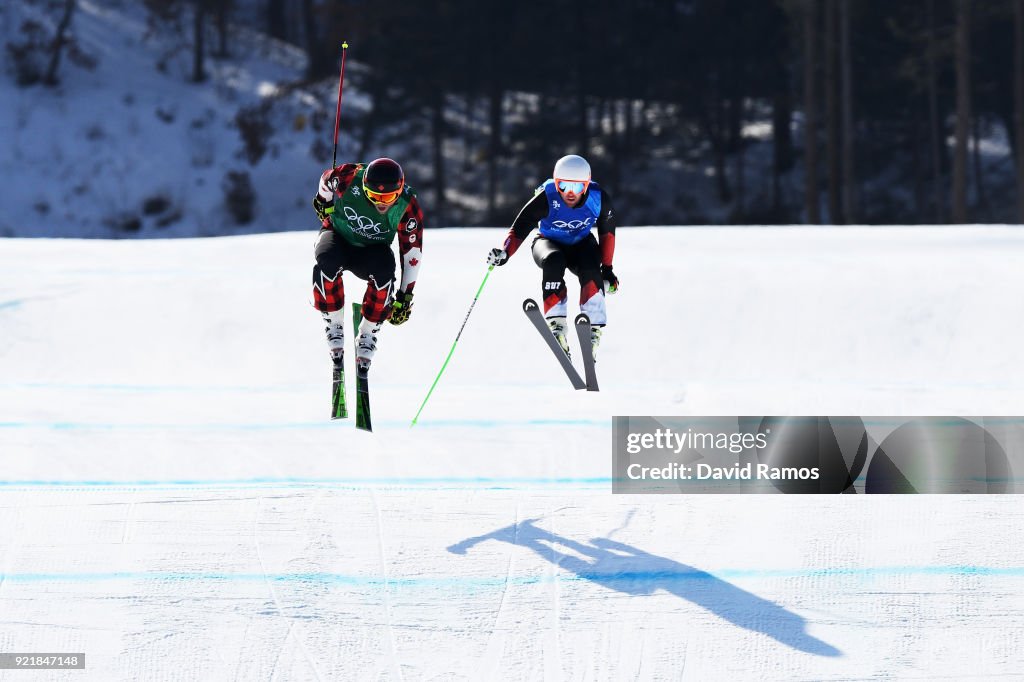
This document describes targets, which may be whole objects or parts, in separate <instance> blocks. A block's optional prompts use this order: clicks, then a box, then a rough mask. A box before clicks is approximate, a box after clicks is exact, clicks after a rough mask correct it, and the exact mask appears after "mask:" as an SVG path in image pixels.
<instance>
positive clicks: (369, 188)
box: [363, 157, 405, 199]
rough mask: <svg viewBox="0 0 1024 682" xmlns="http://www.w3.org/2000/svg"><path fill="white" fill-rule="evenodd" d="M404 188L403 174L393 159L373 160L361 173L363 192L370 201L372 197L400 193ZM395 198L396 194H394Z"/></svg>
mask: <svg viewBox="0 0 1024 682" xmlns="http://www.w3.org/2000/svg"><path fill="white" fill-rule="evenodd" d="M404 186H405V173H404V172H402V167H401V166H399V165H398V162H397V161H395V160H394V159H389V158H387V157H383V158H380V159H375V160H373V161H371V162H370V165H368V166H367V167H366V172H365V173H363V191H364V192H366V193H367V194H368V195H369V196H370V198H371V199H372V198H373V197H374V195H376V196H378V197H379V196H381V195H385V196H386V195H389V194H392V193H397V192H401V191H402V187H404ZM395 196H396V197H397V194H395Z"/></svg>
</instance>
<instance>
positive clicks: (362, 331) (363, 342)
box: [356, 318, 380, 374]
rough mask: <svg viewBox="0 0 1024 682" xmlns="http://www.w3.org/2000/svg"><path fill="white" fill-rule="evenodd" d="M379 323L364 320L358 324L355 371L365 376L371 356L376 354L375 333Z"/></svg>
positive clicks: (377, 330) (378, 328)
mask: <svg viewBox="0 0 1024 682" xmlns="http://www.w3.org/2000/svg"><path fill="white" fill-rule="evenodd" d="M379 331H380V323H379V322H370V321H369V320H367V319H366V318H363V321H362V322H361V323H360V324H359V336H358V337H357V338H356V370H357V371H358V372H360V373H362V374H365V373H366V372H368V371H369V370H370V363H371V362H372V361H373V354H374V353H375V352H377V332H379Z"/></svg>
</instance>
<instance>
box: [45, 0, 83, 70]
mask: <svg viewBox="0 0 1024 682" xmlns="http://www.w3.org/2000/svg"><path fill="white" fill-rule="evenodd" d="M76 4H77V3H76V0H64V14H63V15H61V18H60V22H59V23H58V24H57V33H56V35H54V37H53V47H52V48H50V65H49V66H48V67H47V68H46V75H45V76H44V77H43V83H45V84H46V85H50V86H53V85H57V83H59V82H60V81H59V80H58V79H57V70H58V69H59V68H60V58H61V55H62V54H63V52H64V46H65V45H66V44H67V34H68V29H69V28H71V19H72V17H74V14H75V5H76Z"/></svg>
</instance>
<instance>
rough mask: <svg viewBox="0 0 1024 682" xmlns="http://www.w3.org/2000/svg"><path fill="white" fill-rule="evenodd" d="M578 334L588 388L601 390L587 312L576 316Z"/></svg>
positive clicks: (589, 389)
mask: <svg viewBox="0 0 1024 682" xmlns="http://www.w3.org/2000/svg"><path fill="white" fill-rule="evenodd" d="M575 324H576V336H578V337H579V340H580V355H582V356H583V371H584V373H585V374H586V376H587V390H588V391H599V390H601V389H599V388H598V387H597V369H596V368H595V367H594V346H593V345H592V343H591V341H590V318H589V317H587V314H586V313H580V314H579V315H577V316H576V322H575Z"/></svg>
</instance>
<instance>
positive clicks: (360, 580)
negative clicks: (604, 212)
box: [0, 227, 1024, 680]
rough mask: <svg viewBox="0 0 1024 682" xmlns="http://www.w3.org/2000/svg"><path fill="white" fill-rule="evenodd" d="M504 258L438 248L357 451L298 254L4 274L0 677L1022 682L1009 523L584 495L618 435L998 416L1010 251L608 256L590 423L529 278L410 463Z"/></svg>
mask: <svg viewBox="0 0 1024 682" xmlns="http://www.w3.org/2000/svg"><path fill="white" fill-rule="evenodd" d="M501 234H502V231H500V230H445V231H438V232H433V233H428V234H427V235H426V238H427V243H426V250H425V254H424V259H425V260H424V265H423V269H422V271H421V279H420V281H419V283H418V287H417V298H416V308H415V311H414V315H413V317H412V319H411V321H410V323H409V324H407V325H404V326H402V327H393V326H390V325H389V326H388V327H387V328H386V329H385V330H384V332H383V333H382V336H381V340H380V344H379V350H378V354H377V359H376V364H375V366H374V371H373V377H372V382H373V390H374V396H373V398H374V417H375V427H376V429H377V430H376V431H375V432H374V433H373V434H364V433H361V432H357V431H356V430H355V429H354V427H353V424H352V423H351V420H349V421H348V422H340V423H339V422H330V421H329V420H327V419H326V415H327V414H328V409H329V381H328V371H329V360H328V357H327V352H326V348H325V343H324V341H323V338H322V329H321V324H320V320H319V317H318V316H317V314H316V313H315V312H314V311H313V310H312V309H311V308H310V307H309V306H308V303H307V301H308V299H309V298H310V292H309V271H310V268H311V256H312V245H313V234H312V233H285V234H276V235H264V236H247V237H231V238H218V239H208V240H172V241H160V240H151V241H146V242H108V241H76V240H4V241H3V242H2V244H0V452H3V453H4V455H6V456H5V457H4V463H5V468H4V473H3V475H2V481H0V604H2V616H0V624H2V627H0V651H68V652H70V651H79V652H86V654H87V670H86V671H85V673H82V672H80V671H79V672H74V673H72V672H68V673H66V674H63V675H61V674H57V675H54V676H53V679H72V678H73V679H96V680H111V679H202V680H210V679H217V680H220V679H230V680H254V679H288V680H293V679H297V680H305V679H321V680H325V679H381V678H383V679H429V678H444V679H497V678H507V679H550V680H556V679H621V678H636V679H665V678H672V679H692V680H708V679H729V680H735V679H751V680H755V679H785V680H790V679H802V680H835V679H889V678H902V679H906V678H918V679H920V678H928V679H934V678H936V677H948V678H952V679H981V678H987V677H995V676H1003V677H1013V676H1015V675H1019V674H1020V673H1021V671H1022V670H1024V654H1021V651H1022V650H1024V647H1022V644H1024V641H1022V640H1024V636H1022V635H1021V633H1022V632H1024V596H1022V594H1024V590H1022V588H1024V548H1022V546H1021V543H1020V542H1019V541H1018V539H1019V537H1020V533H1021V530H1022V527H1024V511H1022V510H1021V506H1020V504H1019V501H1018V499H1017V498H1016V497H1013V496H1005V497H997V496H991V497H965V496H963V497H962V496H919V497H888V496H881V497H874V496H843V497H834V498H833V497H828V498H826V497H809V496H808V497H783V496H745V497H735V496H715V495H711V496H699V497H684V496H612V495H611V494H610V482H609V476H610V441H611V419H610V418H611V416H612V415H616V414H634V415H639V414H656V415H657V414H661V415H672V414H679V415H684V414H733V415H735V414H754V415H763V414H864V415H918V414H925V415H927V414H965V415H973V414H989V415H999V414H1019V413H1020V405H1021V404H1022V401H1021V398H1022V397H1024V395H1022V390H1021V387H1022V386H1024V368H1022V367H1021V363H1020V362H1019V352H1018V347H1019V343H1018V337H1019V320H1020V319H1021V318H1022V317H1024V302H1022V301H1021V298H1020V296H1017V295H1016V292H1017V291H1019V290H1020V289H1021V288H1022V285H1024V274H1021V270H1020V267H1019V260H1020V258H1019V255H1020V253H1021V251H1022V250H1024V233H1021V232H1020V231H1018V230H1014V229H1010V228H1005V227H985V228H980V227H979V228H849V229H821V228H818V229H815V228H771V229H767V228H766V229H750V228H729V229H722V228H716V229H700V228H694V229H655V228H631V229H623V230H622V231H621V234H620V235H619V239H618V245H619V248H618V253H617V258H616V271H617V273H618V274H619V276H620V277H621V279H622V283H623V288H622V290H621V292H620V293H619V294H617V295H616V296H614V297H612V298H611V299H610V302H609V305H610V321H611V324H610V326H609V328H608V331H607V333H606V334H605V337H604V341H603V343H602V347H601V356H600V363H599V371H600V377H601V385H602V392H601V393H599V394H586V393H585V392H579V393H574V392H573V391H572V390H571V389H570V387H569V385H568V382H567V381H566V380H565V378H564V377H563V376H561V375H560V374H559V373H558V372H559V370H558V369H557V365H556V363H555V361H554V360H553V359H552V358H550V357H548V355H546V353H547V351H546V350H545V349H544V348H543V346H542V345H541V344H540V341H539V340H538V339H537V338H535V334H536V333H535V332H534V331H533V330H532V328H531V327H530V326H529V325H528V324H527V323H526V321H525V320H522V319H521V317H522V314H521V313H520V312H519V304H520V302H521V300H522V298H524V297H525V296H534V297H536V296H537V295H538V294H539V291H538V284H539V271H537V269H536V268H535V266H534V265H533V263H532V261H531V259H530V258H529V254H528V253H522V254H518V255H516V256H515V257H514V258H513V260H512V261H511V262H510V263H509V264H508V265H507V266H506V267H504V268H501V269H498V270H495V272H494V273H493V274H492V275H491V277H490V280H489V282H488V284H487V286H486V288H485V289H484V291H483V294H482V296H481V300H480V301H479V303H478V304H477V306H476V308H475V310H474V312H473V315H472V317H471V318H470V320H469V324H468V326H467V328H466V331H465V333H464V334H463V336H462V339H461V341H460V343H459V347H458V349H457V351H456V353H455V355H454V357H453V359H452V362H451V364H450V365H449V367H448V370H447V373H446V374H445V376H444V377H443V378H442V380H441V382H440V384H439V385H438V388H437V390H436V391H435V394H434V396H433V398H432V399H431V402H430V403H429V404H428V405H427V407H426V409H425V410H424V412H423V415H422V417H421V419H420V424H418V425H417V426H416V427H415V428H411V429H410V428H409V421H410V420H411V418H412V416H413V414H415V411H416V409H417V407H418V406H419V404H420V402H421V401H422V399H423V397H424V395H425V393H426V390H427V388H428V387H429V385H430V383H431V381H432V380H433V378H434V376H435V374H436V372H437V370H438V368H439V367H440V365H441V362H442V360H443V359H444V356H445V354H446V353H447V351H448V348H449V347H450V344H451V342H452V340H453V338H454V335H455V332H456V331H457V330H458V327H459V325H460V324H461V322H462V320H463V317H464V316H465V312H466V309H467V307H468V306H469V303H470V301H471V299H472V296H473V293H474V292H475V291H476V288H477V286H478V285H479V283H480V281H481V279H482V278H483V276H484V273H485V272H486V266H485V265H484V263H483V260H484V255H485V254H486V251H487V249H488V248H490V247H491V246H492V245H493V244H495V243H497V242H498V241H499V240H500V236H501ZM347 284H348V287H349V289H348V291H349V294H350V298H351V297H352V296H353V294H355V293H356V292H359V293H360V294H361V287H359V286H358V283H357V281H356V280H354V279H349V280H348V281H347ZM570 290H571V291H575V290H576V287H575V285H573V284H571V285H570ZM350 390H351V386H350ZM19 675H20V673H3V672H2V671H0V679H8V678H10V679H15V678H16V677H17V678H18V679H20V677H18V676H19Z"/></svg>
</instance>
